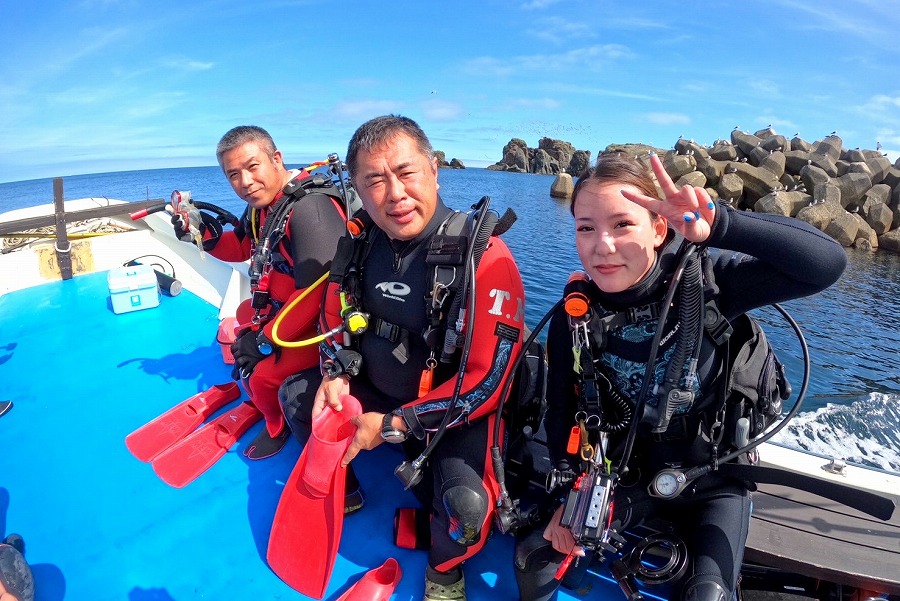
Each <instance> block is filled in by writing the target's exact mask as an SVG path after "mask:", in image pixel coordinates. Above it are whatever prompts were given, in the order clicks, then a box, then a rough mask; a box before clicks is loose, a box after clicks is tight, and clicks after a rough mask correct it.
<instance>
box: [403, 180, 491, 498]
mask: <svg viewBox="0 0 900 601" xmlns="http://www.w3.org/2000/svg"><path fill="white" fill-rule="evenodd" d="M490 203H491V199H490V197H489V196H483V197H482V198H481V200H480V201H478V203H477V204H476V205H475V207H476V211H477V213H476V216H475V229H474V230H473V231H472V232H470V233H469V239H470V240H473V238H474V240H479V239H483V238H481V237H480V235H481V230H482V228H483V227H484V225H485V216H486V215H487V214H488V213H489V211H488V207H489V206H490ZM479 207H480V210H479ZM494 223H496V221H494ZM488 225H489V226H490V230H489V231H488V234H487V239H490V233H491V231H493V223H489V224H488ZM484 229H486V230H487V229H488V228H487V227H484ZM482 254H483V249H482V252H480V253H478V259H479V261H480V259H481V255H482ZM466 255H467V257H466V263H465V264H466V280H464V281H463V286H461V287H460V288H463V287H465V288H466V289H467V290H468V292H469V295H470V296H469V302H470V303H471V305H472V306H471V307H470V310H468V311H466V341H465V344H464V345H463V352H462V357H461V358H460V361H459V369H458V370H457V374H456V384H455V386H454V388H453V394H452V396H451V397H450V402H449V403H448V405H447V409H446V412H445V413H444V417H443V419H442V420H441V423H440V424H439V425H438V427H437V430H435V433H434V435H433V436H432V438H431V440H430V441H429V443H428V445H427V446H426V447H425V449H424V450H423V451H422V453H420V454H419V456H418V457H417V458H416V459H415V460H414V461H413V462H412V464H411V465H412V467H413V468H414V470H418V469H419V466H421V465H423V464H424V463H425V462H426V461H427V460H428V457H429V456H430V455H431V453H432V452H434V449H435V448H436V447H437V444H438V443H439V442H440V440H441V438H443V436H444V432H446V431H447V427H448V425H449V424H450V418H451V415H452V413H453V410H454V409H455V408H456V404H457V403H458V402H459V393H460V391H461V389H462V382H463V376H464V375H465V372H466V366H467V365H468V363H469V352H470V351H471V348H472V332H473V330H474V328H475V279H476V278H475V271H476V269H477V266H476V264H475V245H474V244H470V245H469V248H468V249H467V250H466ZM409 465H410V464H409V462H407V461H404V462H403V463H402V464H401V465H400V466H398V468H397V469H396V470H394V473H395V474H397V475H398V476H400V474H401V473H405V472H406V471H407V470H406V468H407V466H409ZM401 479H403V478H402V477H401ZM414 483H415V480H413V479H409V480H408V484H407V485H406V488H409V487H410V486H411V485H412V484H414Z"/></svg>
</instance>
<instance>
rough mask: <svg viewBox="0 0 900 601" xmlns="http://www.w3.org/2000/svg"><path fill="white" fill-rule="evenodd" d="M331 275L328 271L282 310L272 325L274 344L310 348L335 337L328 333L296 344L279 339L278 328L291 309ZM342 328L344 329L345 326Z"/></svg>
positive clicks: (298, 341)
mask: <svg viewBox="0 0 900 601" xmlns="http://www.w3.org/2000/svg"><path fill="white" fill-rule="evenodd" d="M329 275H331V272H330V271H326V272H325V274H324V275H323V276H322V277H320V278H319V279H318V280H316V281H315V282H313V284H312V286H309V287H308V288H307V289H306V290H304V291H303V292H302V293H301V294H300V296H298V297H297V298H295V299H294V300H292V301H291V302H290V304H288V305H287V306H286V307H285V308H284V309H282V310H281V311H280V312H279V313H278V317H276V318H275V323H273V324H272V342H274V343H275V344H277V345H278V346H281V347H284V348H300V347H303V346H309V345H311V344H318V343H320V342H322V341H323V340H325V339H326V338H327V337H329V336H332V335H334V333H335V332H333V331H332V332H326V333H325V334H320V335H319V336H316V337H314V338H308V339H307V340H297V341H295V342H289V341H287V340H282V339H281V338H279V337H278V326H279V325H281V320H282V319H284V316H285V315H287V314H288V313H290V312H291V309H293V308H294V307H295V306H297V303H299V302H300V301H302V300H303V299H304V298H306V297H307V295H309V293H310V292H312V291H313V290H315V289H316V288H318V287H319V286H320V285H321V284H322V282H324V281H325V280H327V279H328V276H329ZM341 327H343V325H342V326H341Z"/></svg>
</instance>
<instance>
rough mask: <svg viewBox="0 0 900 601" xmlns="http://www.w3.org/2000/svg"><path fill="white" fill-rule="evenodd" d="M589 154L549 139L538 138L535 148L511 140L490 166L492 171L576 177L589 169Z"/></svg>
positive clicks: (520, 140)
mask: <svg viewBox="0 0 900 601" xmlns="http://www.w3.org/2000/svg"><path fill="white" fill-rule="evenodd" d="M590 161H591V152H590V151H589V150H576V149H575V147H574V146H572V145H571V144H570V143H568V142H564V141H562V140H555V139H553V138H541V139H540V140H538V146H537V148H529V147H528V144H526V143H525V140H522V139H520V138H513V139H512V140H510V141H509V143H508V144H507V145H506V146H504V147H503V158H502V159H500V161H499V162H497V163H494V164H493V165H490V166H489V167H488V169H490V170H492V171H512V172H514V173H537V174H542V175H557V174H559V173H568V174H572V175H576V176H577V175H578V174H580V173H582V172H583V171H584V170H585V169H587V168H588V166H590Z"/></svg>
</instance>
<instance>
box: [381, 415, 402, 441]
mask: <svg viewBox="0 0 900 601" xmlns="http://www.w3.org/2000/svg"><path fill="white" fill-rule="evenodd" d="M395 415H399V414H398V413H396V412H393V411H392V412H390V413H385V414H384V419H382V420H381V438H383V439H384V440H385V442H391V443H398V442H403V441H404V440H406V437H407V433H406V432H404V431H403V430H400V429H399V428H395V427H394V426H393V423H392V422H393V421H394V416H395Z"/></svg>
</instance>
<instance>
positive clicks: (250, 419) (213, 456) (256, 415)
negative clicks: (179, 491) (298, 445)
mask: <svg viewBox="0 0 900 601" xmlns="http://www.w3.org/2000/svg"><path fill="white" fill-rule="evenodd" d="M261 419H262V413H260V412H259V410H258V409H257V408H256V407H254V406H253V405H252V404H251V403H249V402H243V403H241V404H240V405H238V406H237V407H235V408H234V409H232V410H231V411H229V412H228V413H223V414H222V415H220V416H219V417H217V418H216V419H214V420H212V421H211V422H209V423H208V424H206V425H205V426H203V427H202V428H200V429H199V430H197V431H196V432H194V433H193V434H191V435H189V436H187V437H185V438H182V439H181V440H180V441H179V442H178V443H177V444H175V445H174V446H172V447H169V448H168V449H166V450H165V451H164V452H162V453H160V454H159V455H157V456H156V458H155V459H154V460H153V464H152V465H153V471H154V472H156V475H157V476H159V477H160V479H161V480H162V481H163V482H165V483H166V484H169V485H171V486H174V487H175V488H182V487H184V486H186V485H188V484H190V483H191V482H193V481H194V480H195V479H196V478H197V476H199V475H200V474H202V473H203V472H205V471H206V470H208V469H209V468H210V467H212V465H213V464H214V463H215V462H216V461H218V460H219V459H220V458H221V457H222V456H223V455H224V454H225V453H226V452H227V451H228V449H230V448H231V446H232V445H233V444H234V443H236V442H237V441H238V439H239V438H240V437H241V436H243V434H244V432H246V431H247V429H248V428H250V426H252V425H253V424H255V423H256V422H258V421H259V420H261Z"/></svg>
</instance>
